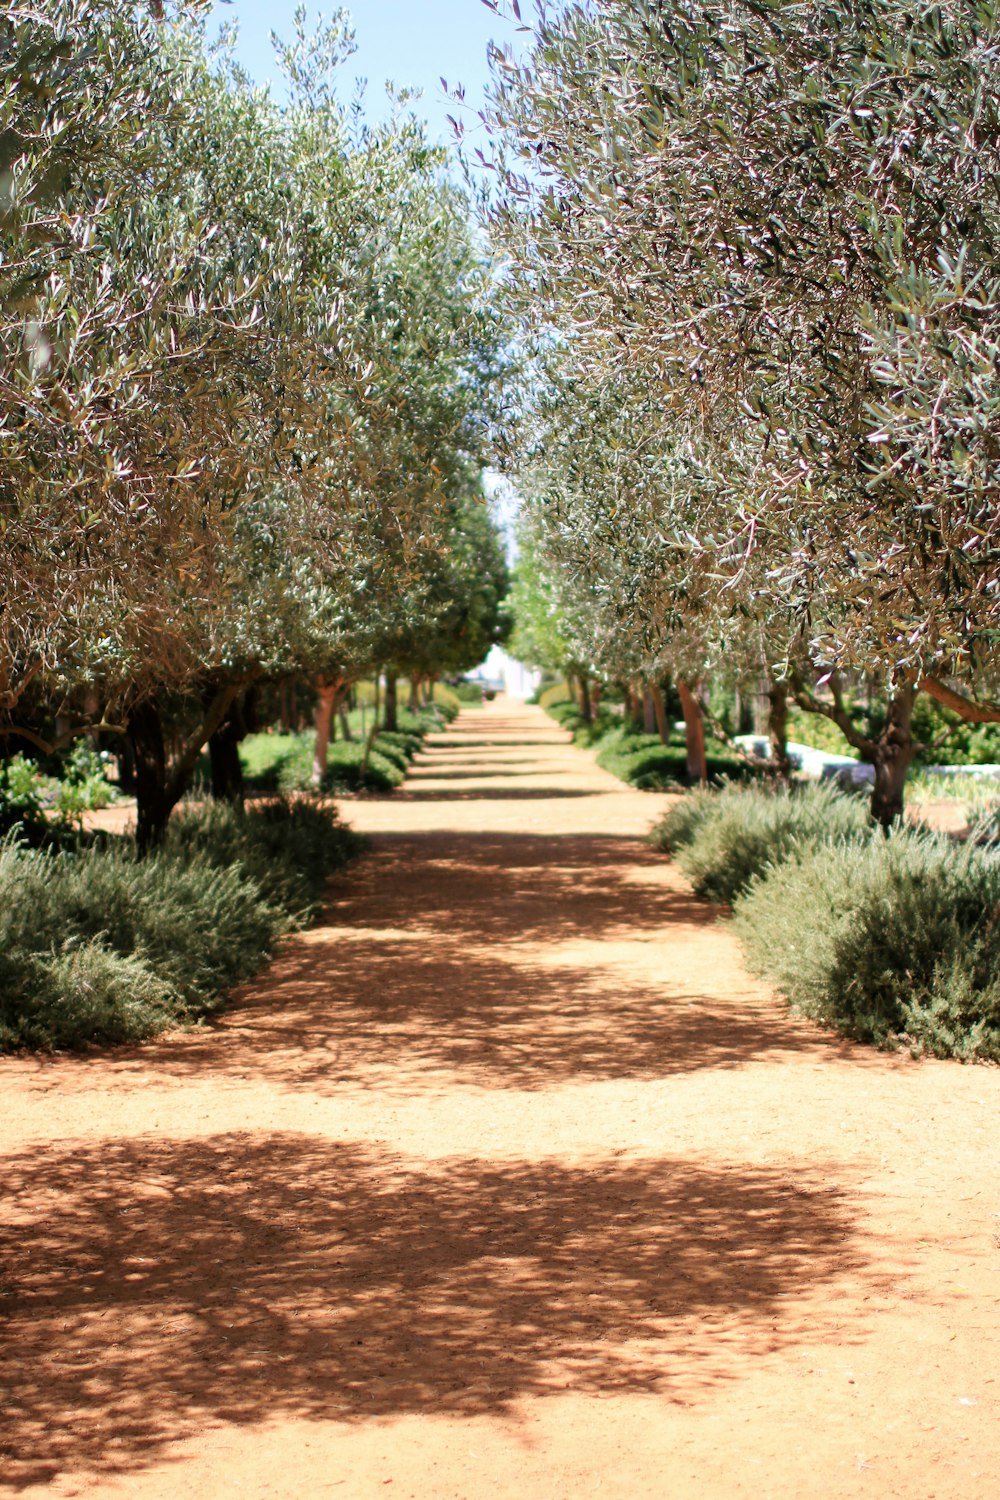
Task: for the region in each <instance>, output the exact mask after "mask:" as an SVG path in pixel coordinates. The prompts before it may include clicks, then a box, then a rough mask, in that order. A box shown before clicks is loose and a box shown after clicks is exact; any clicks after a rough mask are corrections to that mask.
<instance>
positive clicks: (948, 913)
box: [736, 830, 1000, 1060]
mask: <svg viewBox="0 0 1000 1500" xmlns="http://www.w3.org/2000/svg"><path fill="white" fill-rule="evenodd" d="M998 917H1000V858H998V856H997V854H996V852H995V851H993V850H992V849H980V848H977V847H975V846H973V845H969V844H967V845H959V844H955V843H952V842H951V841H950V840H947V839H943V838H937V837H934V836H933V835H929V834H926V833H918V832H915V831H912V830H904V831H902V832H900V833H898V834H896V835H894V836H893V838H891V839H889V840H885V839H882V838H876V839H870V840H868V841H866V842H864V843H862V842H853V843H841V844H829V845H820V846H818V847H816V848H813V849H810V850H806V851H803V852H802V853H801V854H799V855H798V856H796V857H795V858H793V859H791V860H789V861H787V862H786V863H784V864H781V865H777V866H774V867H772V868H771V869H769V870H768V872H767V874H766V876H765V877H763V878H762V879H760V880H758V881H757V882H755V883H754V884H753V885H751V887H750V889H749V890H748V891H747V892H746V894H745V895H744V896H742V897H741V898H740V900H739V901H738V903H737V906H736V926H737V931H738V932H739V934H740V936H741V938H742V940H743V942H744V944H745V946H746V950H747V954H748V956H749V958H750V960H751V962H752V964H753V965H754V967H755V968H756V969H757V970H759V972H761V973H763V974H766V975H768V976H769V977H770V978H772V979H773V980H774V981H775V982H776V983H777V984H778V985H779V986H780V987H781V989H782V990H783V991H784V993H785V994H786V995H787V996H788V998H789V999H790V1000H791V1001H792V1003H793V1004H794V1005H795V1006H796V1007H797V1008H798V1009H800V1010H802V1011H804V1012H805V1013H806V1014H807V1015H810V1016H813V1017H815V1018H816V1019H817V1020H820V1021H824V1022H827V1023H829V1024H830V1025H833V1026H836V1027H837V1028H839V1029H840V1030H842V1031H844V1032H846V1033H847V1034H848V1035H850V1036H854V1037H858V1038H860V1039H861V1040H864V1041H873V1042H876V1043H880V1044H881V1043H885V1042H886V1041H889V1040H892V1039H894V1038H898V1039H901V1040H903V1041H905V1042H908V1043H910V1044H911V1045H913V1046H915V1047H917V1048H920V1049H922V1050H926V1051H928V1052H931V1053H934V1054H935V1055H936V1056H940V1057H960V1058H963V1059H973V1058H988V1059H992V1060H1000V920H998Z"/></svg>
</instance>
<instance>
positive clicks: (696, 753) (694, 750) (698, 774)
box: [677, 681, 708, 782]
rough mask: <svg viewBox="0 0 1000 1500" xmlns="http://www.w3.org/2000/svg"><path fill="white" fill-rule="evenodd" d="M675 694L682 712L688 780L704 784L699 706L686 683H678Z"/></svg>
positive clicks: (701, 726) (703, 756) (705, 777)
mask: <svg viewBox="0 0 1000 1500" xmlns="http://www.w3.org/2000/svg"><path fill="white" fill-rule="evenodd" d="M677 692H678V694H679V696H680V700H681V708H682V709H683V710H684V739H685V742H686V744H687V773H688V778H689V779H690V780H691V781H702V782H704V781H707V780H708V766H707V764H706V761H705V721H704V719H703V718H702V716H701V705H700V704H699V702H698V699H697V698H696V697H695V695H694V693H692V691H691V689H690V687H689V686H688V684H687V683H686V682H680V681H678V683H677Z"/></svg>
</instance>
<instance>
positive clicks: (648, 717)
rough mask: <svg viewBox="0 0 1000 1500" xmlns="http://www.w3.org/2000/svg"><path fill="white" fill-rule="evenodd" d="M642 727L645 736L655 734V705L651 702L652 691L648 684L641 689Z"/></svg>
mask: <svg viewBox="0 0 1000 1500" xmlns="http://www.w3.org/2000/svg"><path fill="white" fill-rule="evenodd" d="M642 727H643V730H644V732H645V733H646V734H655V733H656V704H655V703H654V702H653V689H652V688H651V687H650V685H649V683H648V682H647V683H644V684H643V689H642Z"/></svg>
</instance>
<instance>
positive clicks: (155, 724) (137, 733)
mask: <svg viewBox="0 0 1000 1500" xmlns="http://www.w3.org/2000/svg"><path fill="white" fill-rule="evenodd" d="M128 742H129V745H130V747H131V750H132V762H133V765H134V768H135V798H136V827H135V842H136V848H137V849H138V851H139V855H140V857H141V856H142V855H144V854H148V853H149V851H150V849H152V848H154V847H155V845H157V844H159V843H162V841H163V835H164V832H165V831H166V827H167V820H168V819H169V817H170V811H171V803H170V802H169V801H168V799H167V753H166V747H165V745H164V741H163V724H162V721H161V719H160V712H159V709H158V708H157V707H156V706H155V704H153V703H140V704H139V705H138V706H137V707H136V708H134V709H133V710H132V712H131V713H130V714H129V717H128Z"/></svg>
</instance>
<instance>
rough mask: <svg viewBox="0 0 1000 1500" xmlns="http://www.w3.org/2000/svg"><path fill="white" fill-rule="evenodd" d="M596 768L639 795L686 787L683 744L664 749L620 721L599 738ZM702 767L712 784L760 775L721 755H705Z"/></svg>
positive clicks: (653, 738) (651, 736) (654, 738)
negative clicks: (727, 779)
mask: <svg viewBox="0 0 1000 1500" xmlns="http://www.w3.org/2000/svg"><path fill="white" fill-rule="evenodd" d="M597 764H598V765H599V766H600V767H601V768H602V769H603V770H605V771H610V772H611V774H612V776H617V777H618V779H619V780H620V781H626V782H628V783H629V785H630V786H634V787H637V788H638V789H639V790H640V791H665V790H668V789H670V788H672V787H678V786H687V785H689V783H690V778H689V776H688V769H687V750H686V749H685V747H684V745H683V744H677V745H664V744H663V743H662V741H661V740H660V738H659V736H658V735H655V734H640V733H637V732H636V731H635V730H633V729H629V728H628V727H626V726H625V725H623V724H622V722H621V720H620V719H619V720H618V721H617V724H616V726H615V727H614V728H612V729H610V730H609V731H608V732H606V733H605V734H604V736H603V737H602V739H601V741H600V743H599V746H598V753H597ZM705 765H706V769H707V771H708V776H709V780H710V781H711V782H712V783H713V784H715V783H718V782H720V781H722V780H724V779H726V778H730V779H740V778H743V779H749V778H758V777H759V776H760V775H761V773H760V772H759V771H758V770H757V769H756V768H755V767H752V766H748V765H747V764H746V763H745V762H744V761H741V760H740V759H739V757H738V756H735V755H727V754H725V753H722V754H719V753H712V754H708V755H706V757H705Z"/></svg>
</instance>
